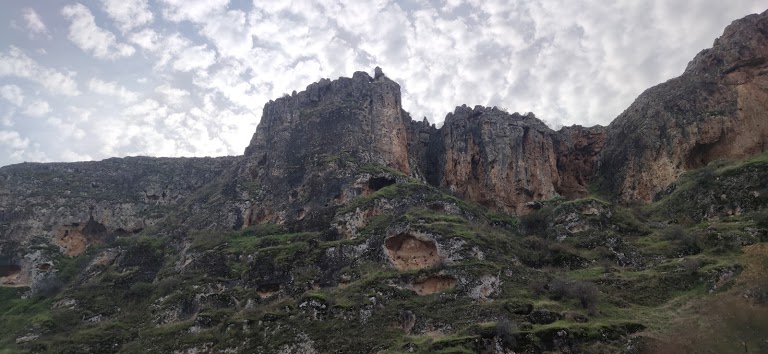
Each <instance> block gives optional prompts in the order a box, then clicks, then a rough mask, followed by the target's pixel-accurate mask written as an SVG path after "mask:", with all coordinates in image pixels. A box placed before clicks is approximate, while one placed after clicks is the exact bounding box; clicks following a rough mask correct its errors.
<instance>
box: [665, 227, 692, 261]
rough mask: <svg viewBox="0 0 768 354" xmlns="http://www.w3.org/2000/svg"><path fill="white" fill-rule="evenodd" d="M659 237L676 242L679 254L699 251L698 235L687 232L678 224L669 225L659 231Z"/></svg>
mask: <svg viewBox="0 0 768 354" xmlns="http://www.w3.org/2000/svg"><path fill="white" fill-rule="evenodd" d="M661 237H663V238H664V239H665V240H667V241H672V242H674V243H676V244H677V245H678V246H679V247H680V249H679V251H678V253H680V255H690V254H697V253H699V252H701V246H700V245H699V237H698V235H695V234H692V233H689V232H687V231H685V229H684V228H683V227H682V226H680V225H670V226H668V227H667V228H665V229H664V230H663V231H662V232H661Z"/></svg>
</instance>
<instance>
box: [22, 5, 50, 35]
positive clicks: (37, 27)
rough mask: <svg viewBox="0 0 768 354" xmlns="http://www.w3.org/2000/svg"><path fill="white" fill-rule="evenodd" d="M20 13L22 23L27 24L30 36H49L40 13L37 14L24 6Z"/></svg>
mask: <svg viewBox="0 0 768 354" xmlns="http://www.w3.org/2000/svg"><path fill="white" fill-rule="evenodd" d="M21 14H22V17H23V18H24V23H25V24H26V26H27V30H29V33H30V34H31V35H32V36H42V37H46V38H49V39H50V38H51V35H50V33H49V32H48V27H46V26H45V23H43V20H42V19H41V18H40V15H38V14H37V12H35V10H34V9H32V8H25V9H23V10H21Z"/></svg>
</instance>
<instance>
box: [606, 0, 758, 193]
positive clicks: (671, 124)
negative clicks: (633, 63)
mask: <svg viewBox="0 0 768 354" xmlns="http://www.w3.org/2000/svg"><path fill="white" fill-rule="evenodd" d="M767 141H768V11H767V12H763V13H762V14H760V15H750V16H747V17H745V18H743V19H741V20H738V21H734V22H733V23H732V24H731V25H730V26H728V27H727V28H726V30H725V32H724V33H723V35H722V36H721V37H720V38H718V39H717V40H716V41H715V43H714V46H713V47H712V48H711V49H707V50H704V51H702V52H701V53H699V54H698V55H697V56H696V58H695V59H694V60H693V61H691V63H690V64H689V65H688V67H687V69H686V70H685V72H684V73H683V75H681V76H680V77H678V78H675V79H672V80H669V81H667V82H665V83H663V84H660V85H658V86H656V87H653V88H650V89H648V90H647V91H645V92H644V93H643V94H642V95H641V96H640V97H638V99H637V100H636V101H635V102H634V103H633V104H632V105H631V106H630V107H629V108H628V109H627V110H626V111H624V112H623V113H622V114H621V115H620V116H619V117H617V118H616V120H614V121H613V122H612V123H611V124H610V126H609V127H608V137H607V141H606V145H605V149H604V151H603V153H602V156H601V157H600V168H599V170H598V174H599V175H600V176H601V177H602V178H603V179H604V180H605V182H607V185H608V187H610V189H611V190H612V191H613V192H614V193H615V194H617V195H618V196H619V199H620V200H622V201H625V202H630V201H643V202H647V201H650V200H652V199H653V198H654V196H655V195H656V194H657V193H658V192H660V191H662V190H663V189H664V188H665V187H667V186H668V185H670V184H671V183H672V182H673V181H674V180H675V179H677V178H678V177H679V176H680V174H682V173H683V172H684V171H686V170H688V169H693V168H697V167H701V166H704V165H706V164H707V163H709V162H711V161H713V160H717V159H741V158H744V157H747V156H750V155H754V154H756V153H759V152H762V151H765V150H766V149H768V145H767V144H766V142H767Z"/></svg>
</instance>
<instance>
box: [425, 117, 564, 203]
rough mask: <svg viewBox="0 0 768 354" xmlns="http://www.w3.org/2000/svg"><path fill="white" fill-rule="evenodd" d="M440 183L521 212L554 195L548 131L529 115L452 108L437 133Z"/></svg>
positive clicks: (555, 180)
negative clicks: (439, 138)
mask: <svg viewBox="0 0 768 354" xmlns="http://www.w3.org/2000/svg"><path fill="white" fill-rule="evenodd" d="M440 130H441V136H442V141H443V149H444V150H443V151H444V156H443V157H442V158H441V162H443V163H442V172H441V176H440V179H439V180H440V185H442V186H445V187H448V188H449V189H451V190H452V191H454V192H457V193H458V194H460V195H462V196H464V197H465V198H467V199H469V200H472V201H475V202H478V203H480V204H483V205H486V206H489V207H494V208H499V209H502V210H507V211H515V212H521V211H523V210H524V209H523V208H524V206H523V204H524V203H525V202H527V201H530V200H536V199H548V198H551V197H553V196H555V195H556V191H555V185H556V184H557V183H558V181H559V175H558V171H557V157H556V155H555V149H554V146H553V136H554V132H553V131H552V130H551V129H549V128H548V127H547V126H546V125H544V123H542V122H541V121H540V120H538V119H536V118H535V116H533V114H527V115H525V116H521V115H519V114H516V113H515V114H512V115H510V114H507V113H506V112H504V111H501V110H498V109H496V108H485V107H482V106H476V107H475V108H474V109H471V108H469V107H467V106H462V107H457V108H456V110H455V111H454V112H453V113H451V114H448V116H446V118H445V124H444V125H443V127H442V128H441V129H440Z"/></svg>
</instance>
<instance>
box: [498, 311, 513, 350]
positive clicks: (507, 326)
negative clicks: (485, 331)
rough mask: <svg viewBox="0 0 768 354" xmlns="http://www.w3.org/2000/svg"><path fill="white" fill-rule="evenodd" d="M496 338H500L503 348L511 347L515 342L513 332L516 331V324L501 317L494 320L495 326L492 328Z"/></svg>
mask: <svg viewBox="0 0 768 354" xmlns="http://www.w3.org/2000/svg"><path fill="white" fill-rule="evenodd" d="M494 331H495V333H494V334H495V335H496V338H499V339H500V340H501V343H502V344H503V345H504V347H505V348H512V347H514V346H515V345H516V344H517V341H515V334H516V333H517V325H516V324H515V323H514V322H512V321H510V320H508V319H506V318H502V319H501V320H499V321H498V322H496V328H495V329H494Z"/></svg>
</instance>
